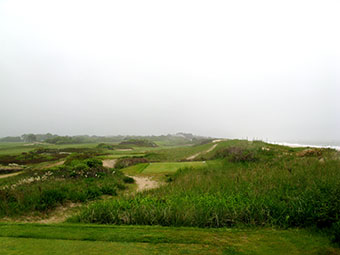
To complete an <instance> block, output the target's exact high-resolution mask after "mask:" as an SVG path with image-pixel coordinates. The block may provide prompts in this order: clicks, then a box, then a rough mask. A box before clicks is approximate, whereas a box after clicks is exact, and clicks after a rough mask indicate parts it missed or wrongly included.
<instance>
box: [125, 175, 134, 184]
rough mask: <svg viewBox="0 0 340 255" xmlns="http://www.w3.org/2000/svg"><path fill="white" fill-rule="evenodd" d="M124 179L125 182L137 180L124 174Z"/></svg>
mask: <svg viewBox="0 0 340 255" xmlns="http://www.w3.org/2000/svg"><path fill="white" fill-rule="evenodd" d="M123 181H124V182H125V183H134V182H135V180H134V179H133V178H131V177H129V176H124V177H123Z"/></svg>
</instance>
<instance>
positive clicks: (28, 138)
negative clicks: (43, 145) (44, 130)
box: [22, 134, 37, 143]
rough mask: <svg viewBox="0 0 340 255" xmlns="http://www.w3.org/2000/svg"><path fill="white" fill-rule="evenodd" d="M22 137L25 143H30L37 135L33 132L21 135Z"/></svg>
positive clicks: (34, 140) (35, 139)
mask: <svg viewBox="0 0 340 255" xmlns="http://www.w3.org/2000/svg"><path fill="white" fill-rule="evenodd" d="M22 138H23V139H24V141H25V142H26V143H32V142H36V141H37V137H36V136H35V135H34V134H28V135H26V134H25V135H23V136H22Z"/></svg>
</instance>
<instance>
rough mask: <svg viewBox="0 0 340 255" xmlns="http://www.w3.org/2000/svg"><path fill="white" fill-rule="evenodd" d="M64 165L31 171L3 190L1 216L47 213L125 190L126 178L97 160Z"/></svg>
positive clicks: (74, 159) (0, 190)
mask: <svg viewBox="0 0 340 255" xmlns="http://www.w3.org/2000/svg"><path fill="white" fill-rule="evenodd" d="M70 158H71V159H72V160H70V159H68V160H67V161H66V162H65V165H62V166H59V167H55V168H51V169H49V170H45V171H41V170H36V171H28V172H27V173H26V174H24V175H22V176H20V177H17V179H16V182H14V183H8V184H6V185H3V186H0V216H1V217H3V216H17V215H23V214H26V213H29V212H34V211H36V212H46V211H48V210H51V209H53V208H55V207H56V206H58V205H63V204H65V203H67V202H85V201H88V200H91V199H95V198H97V197H100V196H102V195H111V196H112V195H117V190H119V189H124V188H125V186H124V180H123V177H124V176H123V174H122V173H120V172H119V171H115V170H112V169H108V168H105V167H103V166H102V162H101V161H100V160H97V159H94V158H85V159H84V158H82V157H79V156H78V157H74V156H72V157H70Z"/></svg>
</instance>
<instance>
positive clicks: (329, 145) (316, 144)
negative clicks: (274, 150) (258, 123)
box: [266, 141, 340, 151]
mask: <svg viewBox="0 0 340 255" xmlns="http://www.w3.org/2000/svg"><path fill="white" fill-rule="evenodd" d="M266 143H271V144H277V145H284V146H289V147H313V148H332V149H336V150H338V151H340V142H330V143H323V142H313V143H310V142H308V143H307V142H306V143H305V142H298V143H295V142H293V143H291V142H272V141H266Z"/></svg>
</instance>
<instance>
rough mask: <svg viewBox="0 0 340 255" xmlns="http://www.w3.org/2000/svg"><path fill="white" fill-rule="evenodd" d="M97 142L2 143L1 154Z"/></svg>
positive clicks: (0, 145) (89, 146)
mask: <svg viewBox="0 0 340 255" xmlns="http://www.w3.org/2000/svg"><path fill="white" fill-rule="evenodd" d="M96 146H97V143H82V144H32V143H22V142H18V143H0V155H15V154H20V153H23V152H29V151H31V150H34V149H37V148H49V149H65V148H95V147H96Z"/></svg>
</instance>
